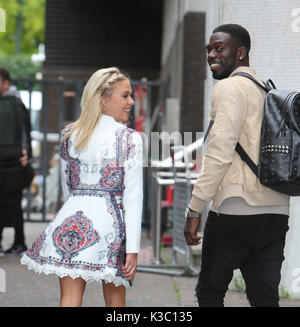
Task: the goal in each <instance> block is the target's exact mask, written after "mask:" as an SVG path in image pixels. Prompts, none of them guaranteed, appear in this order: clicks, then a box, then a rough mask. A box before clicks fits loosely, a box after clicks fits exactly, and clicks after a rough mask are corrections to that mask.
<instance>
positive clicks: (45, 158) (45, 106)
mask: <svg viewBox="0 0 300 327" xmlns="http://www.w3.org/2000/svg"><path fill="white" fill-rule="evenodd" d="M43 95H44V96H43V98H44V101H43V133H44V137H43V147H42V176H43V208H42V221H46V176H47V169H48V155H47V154H48V141H47V132H48V82H45V84H44V92H43Z"/></svg>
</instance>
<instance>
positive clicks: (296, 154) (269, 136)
mask: <svg viewBox="0 0 300 327" xmlns="http://www.w3.org/2000/svg"><path fill="white" fill-rule="evenodd" d="M237 75H238V76H243V77H246V78H249V79H250V80H252V81H253V82H254V83H255V84H256V85H257V86H259V87H260V88H262V89H263V90H264V91H265V92H266V93H267V95H266V99H265V104H264V114H263V121H262V127H261V141H260V152H259V163H258V165H255V163H254V162H253V161H252V160H251V159H250V158H249V156H248V155H247V153H246V152H245V151H244V149H243V148H242V147H241V145H240V144H239V143H238V144H237V146H236V151H237V152H238V153H239V155H240V156H241V158H242V160H244V161H245V162H246V163H247V164H248V166H249V167H250V168H251V170H252V171H253V173H254V174H255V175H256V176H257V177H258V178H259V181H260V182H261V184H262V185H264V186H267V187H269V188H271V189H273V190H275V191H277V192H280V193H284V194H287V195H291V196H299V195H300V93H299V92H291V91H283V90H277V89H276V87H275V85H274V83H273V82H272V81H271V80H268V81H267V83H265V87H264V86H262V85H261V84H260V83H259V82H258V81H257V80H255V79H254V78H253V77H252V76H251V75H249V74H247V73H242V72H240V73H236V74H234V75H232V76H237Z"/></svg>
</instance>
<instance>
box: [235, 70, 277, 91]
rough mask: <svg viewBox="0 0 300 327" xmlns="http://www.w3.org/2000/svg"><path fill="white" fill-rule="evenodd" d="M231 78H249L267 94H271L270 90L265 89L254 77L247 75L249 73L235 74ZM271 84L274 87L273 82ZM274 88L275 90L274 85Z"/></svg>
mask: <svg viewBox="0 0 300 327" xmlns="http://www.w3.org/2000/svg"><path fill="white" fill-rule="evenodd" d="M231 76H243V77H246V78H249V79H250V80H251V81H252V82H254V83H255V84H256V85H257V86H259V87H260V88H261V89H263V90H264V91H265V92H266V93H268V92H269V90H268V89H267V88H266V87H265V86H263V85H261V84H260V83H259V82H258V81H257V80H256V79H255V78H254V77H252V76H251V75H250V74H247V73H244V72H240V73H235V74H233V75H231ZM271 83H272V85H274V84H273V82H272V81H271ZM274 88H275V85H274Z"/></svg>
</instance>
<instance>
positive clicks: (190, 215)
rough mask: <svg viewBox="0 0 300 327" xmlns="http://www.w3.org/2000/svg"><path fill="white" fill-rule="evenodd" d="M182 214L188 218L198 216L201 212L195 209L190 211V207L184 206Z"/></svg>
mask: <svg viewBox="0 0 300 327" xmlns="http://www.w3.org/2000/svg"><path fill="white" fill-rule="evenodd" d="M184 216H185V218H186V219H188V218H200V216H201V213H200V212H196V211H191V210H190V208H186V209H185V214H184Z"/></svg>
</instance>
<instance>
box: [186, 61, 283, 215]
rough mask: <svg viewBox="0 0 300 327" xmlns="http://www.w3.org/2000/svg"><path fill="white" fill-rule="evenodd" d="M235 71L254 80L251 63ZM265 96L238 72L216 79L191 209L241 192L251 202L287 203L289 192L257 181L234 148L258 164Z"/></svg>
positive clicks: (256, 204) (200, 207)
mask: <svg viewBox="0 0 300 327" xmlns="http://www.w3.org/2000/svg"><path fill="white" fill-rule="evenodd" d="M237 72H246V73H248V74H251V75H252V76H253V77H255V78H256V79H257V77H256V76H255V71H254V70H253V69H251V68H250V67H244V66H243V67H238V68H237V69H236V70H234V71H233V72H232V74H231V75H233V74H235V73H237ZM264 99H265V92H264V91H263V90H261V89H260V88H259V87H257V86H256V85H255V84H254V83H253V82H252V81H251V80H249V79H247V78H245V77H242V76H233V77H231V76H230V77H228V78H225V79H223V80H220V81H218V82H217V83H216V84H215V86H214V88H213V91H212V96H211V105H212V109H211V112H210V118H211V117H212V116H214V120H215V121H214V124H213V127H212V128H211V130H210V132H209V136H208V138H207V148H206V153H205V157H204V160H203V166H202V170H201V174H200V177H199V178H198V180H197V182H196V183H195V185H194V188H193V192H192V198H191V201H190V204H189V207H190V208H191V209H193V210H195V211H198V212H201V211H202V209H203V207H204V206H205V204H206V203H207V202H208V201H210V200H213V202H214V206H215V208H216V209H217V210H218V208H219V206H220V204H221V203H222V202H223V201H224V200H225V199H227V198H230V197H242V198H243V199H244V200H245V201H246V202H247V203H248V204H249V205H252V206H272V205H287V206H288V205H289V196H287V195H284V194H281V193H278V192H275V191H273V190H271V189H269V188H266V187H264V186H263V185H261V184H260V182H259V180H258V178H257V177H256V176H255V175H254V174H253V172H252V171H251V170H250V168H249V167H248V165H247V164H246V163H245V162H244V161H242V159H241V158H240V156H239V154H238V153H237V152H236V151H235V146H236V144H237V143H238V142H240V144H241V146H242V147H243V148H244V149H245V151H246V152H247V153H248V155H249V157H250V158H251V159H252V160H253V161H254V162H255V163H256V164H257V162H258V156H259V144H260V130H261V123H262V115H263V108H264Z"/></svg>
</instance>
